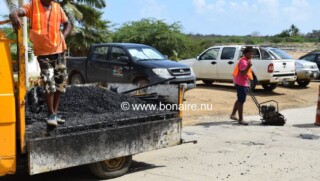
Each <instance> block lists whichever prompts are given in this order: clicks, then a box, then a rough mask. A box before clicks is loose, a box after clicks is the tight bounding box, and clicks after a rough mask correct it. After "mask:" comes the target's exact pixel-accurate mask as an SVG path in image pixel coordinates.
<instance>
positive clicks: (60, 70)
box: [37, 53, 68, 93]
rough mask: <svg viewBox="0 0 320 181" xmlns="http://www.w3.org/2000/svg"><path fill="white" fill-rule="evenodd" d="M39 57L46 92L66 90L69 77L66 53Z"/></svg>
mask: <svg viewBox="0 0 320 181" xmlns="http://www.w3.org/2000/svg"><path fill="white" fill-rule="evenodd" d="M37 59H38V62H39V65H40V69H41V73H40V76H41V80H42V82H43V86H44V90H45V92H46V93H54V92H56V91H60V92H65V91H66V86H67V79H68V74H67V68H66V57H65V54H64V53H60V54H53V55H43V56H38V57H37Z"/></svg>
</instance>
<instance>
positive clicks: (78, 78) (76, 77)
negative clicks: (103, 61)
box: [70, 74, 84, 84]
mask: <svg viewBox="0 0 320 181" xmlns="http://www.w3.org/2000/svg"><path fill="white" fill-rule="evenodd" d="M70 83H71V84H83V83H84V81H83V79H82V76H81V75H80V74H74V75H72V77H71V79H70Z"/></svg>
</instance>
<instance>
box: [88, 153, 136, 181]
mask: <svg viewBox="0 0 320 181" xmlns="http://www.w3.org/2000/svg"><path fill="white" fill-rule="evenodd" d="M131 161H132V155H129V156H124V157H119V158H114V159H110V160H105V161H101V162H97V163H92V164H90V165H89V169H90V171H91V172H92V174H93V175H95V176H97V177H98V178H101V179H110V178H115V177H120V176H122V175H124V174H125V173H127V171H128V170H129V167H130V165H131Z"/></svg>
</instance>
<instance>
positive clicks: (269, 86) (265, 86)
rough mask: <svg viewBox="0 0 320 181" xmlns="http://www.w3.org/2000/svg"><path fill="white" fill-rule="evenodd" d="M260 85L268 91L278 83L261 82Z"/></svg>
mask: <svg viewBox="0 0 320 181" xmlns="http://www.w3.org/2000/svg"><path fill="white" fill-rule="evenodd" d="M261 85H262V87H263V89H264V90H265V91H268V92H270V91H273V90H274V89H275V88H277V86H278V84H271V83H262V84H261Z"/></svg>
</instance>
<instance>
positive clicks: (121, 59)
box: [117, 56, 129, 62]
mask: <svg viewBox="0 0 320 181" xmlns="http://www.w3.org/2000/svg"><path fill="white" fill-rule="evenodd" d="M117 59H118V60H120V61H121V62H129V57H127V56H120V57H118V58H117Z"/></svg>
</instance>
